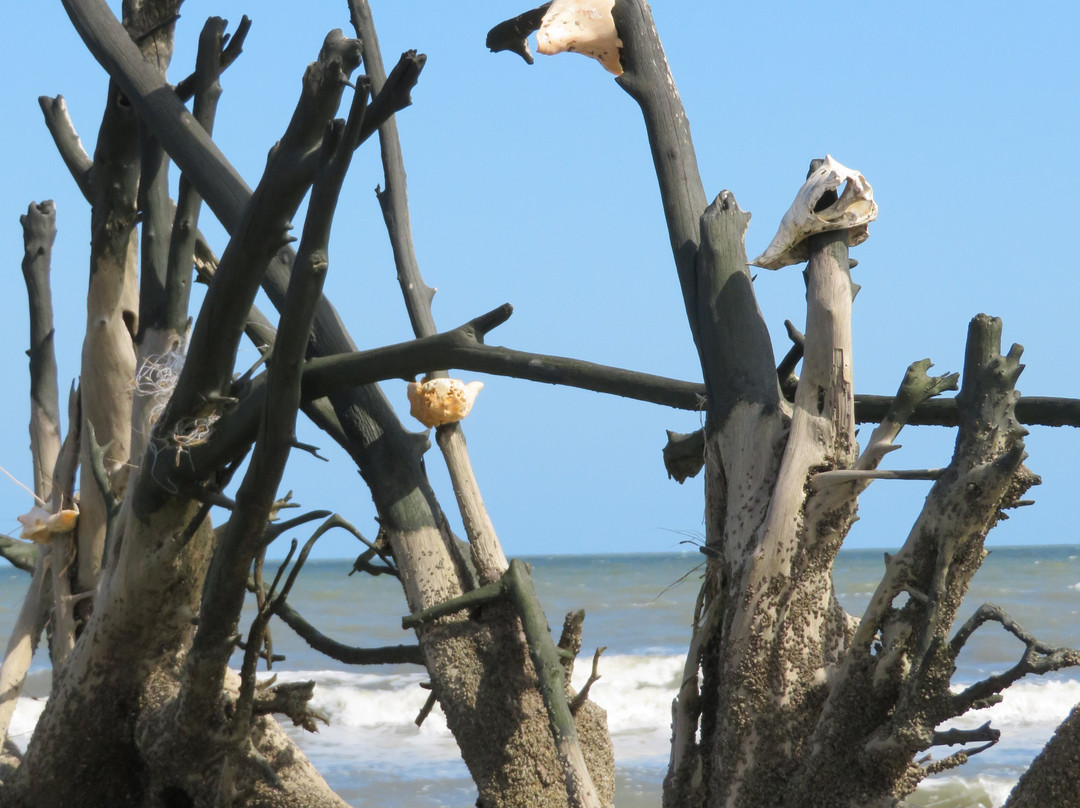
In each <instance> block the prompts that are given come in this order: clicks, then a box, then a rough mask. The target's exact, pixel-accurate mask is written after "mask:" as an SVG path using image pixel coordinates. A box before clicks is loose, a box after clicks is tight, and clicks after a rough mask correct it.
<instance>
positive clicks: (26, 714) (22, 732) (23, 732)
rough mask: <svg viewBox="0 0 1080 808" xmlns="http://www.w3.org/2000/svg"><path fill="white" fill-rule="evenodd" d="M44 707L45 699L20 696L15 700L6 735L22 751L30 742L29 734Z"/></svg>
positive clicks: (32, 731) (31, 732)
mask: <svg viewBox="0 0 1080 808" xmlns="http://www.w3.org/2000/svg"><path fill="white" fill-rule="evenodd" d="M44 709H45V699H32V698H27V697H26V696H20V697H19V700H18V701H17V702H15V712H14V713H13V714H12V716H11V724H10V725H9V726H8V737H9V738H11V740H12V742H13V743H14V744H15V745H16V746H17V747H19V750H20V751H22V752H25V751H26V745H27V744H28V743H30V736H31V735H32V734H33V733H34V727H36V726H37V722H38V719H39V718H40V717H41V712H42V710H44Z"/></svg>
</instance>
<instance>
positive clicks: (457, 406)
mask: <svg viewBox="0 0 1080 808" xmlns="http://www.w3.org/2000/svg"><path fill="white" fill-rule="evenodd" d="M483 386H484V383H483V382H469V383H468V384H465V382H463V381H461V379H429V380H428V381H426V382H421V383H419V384H417V383H416V382H409V388H408V395H409V404H410V407H409V412H410V414H411V415H412V416H413V418H415V419H416V420H417V421H419V422H420V423H422V424H423V425H424V426H426V427H433V426H442V425H443V424H452V423H454V422H456V421H460V420H461V419H462V418H464V417H465V416H466V415H468V414H469V410H471V409H472V405H473V402H474V401H476V394H477V393H479V392H480V390H481V388H483Z"/></svg>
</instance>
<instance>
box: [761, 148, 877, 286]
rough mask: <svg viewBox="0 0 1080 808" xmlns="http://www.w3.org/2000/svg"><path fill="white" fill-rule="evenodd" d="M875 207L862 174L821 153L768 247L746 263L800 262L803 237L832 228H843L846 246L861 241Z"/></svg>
mask: <svg viewBox="0 0 1080 808" xmlns="http://www.w3.org/2000/svg"><path fill="white" fill-rule="evenodd" d="M841 185H843V186H844V190H843V191H842V192H841V193H840V195H839V198H836V199H835V201H832V202H831V203H830V202H829V198H828V197H826V198H825V199H824V204H821V203H822V202H823V197H825V195H826V194H829V193H830V192H835V191H836V189H837V188H839V187H840V186H841ZM832 196H835V194H832ZM819 207H820V210H819ZM877 210H878V209H877V203H876V202H874V189H873V188H871V187H870V183H868V182H867V181H866V177H864V176H863V175H862V174H860V173H859V172H858V171H855V170H853V169H850V168H848V167H847V166H845V165H842V164H840V163H838V162H837V161H836V160H834V159H833V158H832V157H831V156H830V155H825V160H824V162H822V164H821V165H820V166H818V168H817V169H815V170H814V171H812V172H810V176H809V177H807V178H806V182H805V183H803V186H802V188H800V189H799V193H798V194H796V196H795V201H794V202H792V203H791V207H790V208H788V211H787V213H785V214H784V218H783V220H782V221H781V222H780V229H779V230H778V231H777V233H776V235H775V236H774V237H773V240H772V243H771V244H769V247H768V249H766V250H765V252H763V253H762V254H761V255H759V256H758V257H757V258H755V259H754V260H753V261H751V262H750V263H751V264H753V265H754V266H758V267H762V268H764V269H780V267H783V266H788V265H789V264H799V263H802V262H803V261H806V260H807V258H808V257H809V256H808V252H807V246H806V240H807V239H808V238H810V236H814V235H817V234H818V233H827V232H829V231H832V230H847V231H848V237H847V243H848V246H849V247H854V246H855V245H856V244H862V243H863V242H864V241H866V239H867V238H868V237H869V231H868V227H869V224H870V222H872V221H874V219H876V218H877Z"/></svg>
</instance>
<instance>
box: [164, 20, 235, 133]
mask: <svg viewBox="0 0 1080 808" xmlns="http://www.w3.org/2000/svg"><path fill="white" fill-rule="evenodd" d="M212 19H215V18H213V17H211V18H210V19H208V20H207V21H206V24H207V25H209V24H210V21H211V20H212ZM225 24H227V23H226V21H224V20H222V25H223V27H224V25H225ZM214 26H215V27H216V26H217V23H214ZM203 30H204V31H205V30H206V28H205V26H204V28H203ZM250 30H251V20H250V19H249V18H248V16H247V15H246V14H245V15H244V16H243V17H241V18H240V24H239V25H237V26H236V31H235V32H234V33H233V35H232V36H231V37H230V36H229V35H228V34H224V31H223V34H224V35H223V36H222V37H221V39H220V41H219V42H218V53H217V54H216V55H212V54H207V55H208V56H210V58H212V59H213V60H214V61H216V62H217V63H218V64H219V68H218V71H217V72H218V75H220V74H221V73H224V72H225V71H226V70H228V69H229V68H230V67H231V66H232V63H233V62H235V61H236V60H237V59H238V58H239V57H240V54H241V53H243V52H244V41H245V40H246V39H247V35H248V32H249V31H250ZM200 44H201V43H200ZM201 85H202V77H201V76H200V75H199V65H198V61H196V64H195V70H194V71H193V72H192V73H191V74H190V75H188V76H186V77H185V78H183V79H181V80H180V81H179V82H177V84H176V97H177V98H179V99H180V100H181V101H187V100H188V99H190V98H192V97H195V96H197V95H198V93H199V87H200V86H201ZM193 114H194V115H195V117H196V118H198V117H199V115H198V113H197V112H194V113H193ZM207 131H209V130H207Z"/></svg>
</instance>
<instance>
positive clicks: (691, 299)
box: [611, 0, 708, 351]
mask: <svg viewBox="0 0 1080 808" xmlns="http://www.w3.org/2000/svg"><path fill="white" fill-rule="evenodd" d="M611 13H612V17H614V19H615V28H616V29H617V30H618V33H619V38H620V39H621V40H622V43H623V49H622V52H621V59H622V66H623V71H624V72H623V74H622V76H620V77H619V78H618V79H616V81H617V82H618V83H619V86H621V87H622V88H623V89H624V90H626V92H627V93H628V94H629V95H630V97H631V98H633V99H634V100H635V101H636V102H637V103H638V105H639V106H640V107H641V113H642V115H643V116H644V118H645V131H646V132H647V134H648V136H649V146H650V148H651V149H652V157H653V165H654V167H655V169H656V177H657V179H658V180H659V183H660V198H661V201H662V202H663V205H664V217H665V218H666V220H667V227H668V236H669V238H670V239H671V251H672V253H673V254H674V256H675V268H676V269H677V270H678V273H679V284H680V286H681V287H682V294H683V302H684V303H685V305H686V315H687V318H688V319H689V321H690V330H691V331H692V332H693V334H694V340H695V342H696V343H697V344H698V350H699V351H701V350H702V346H701V341H700V336H699V333H698V307H697V279H696V266H697V249H698V240H699V237H700V229H699V219H700V217H701V215H702V214H703V213H704V212H705V207H706V205H708V200H707V199H706V197H705V189H704V187H703V186H702V184H701V177H700V175H699V174H698V166H697V155H696V154H695V153H694V143H693V140H692V139H691V137H690V122H689V121H688V120H687V118H686V111H685V110H684V109H683V105H682V101H681V100H680V99H679V94H678V93H677V92H676V90H675V80H674V79H673V78H672V76H671V70H670V69H669V68H668V63H667V58H666V57H665V55H664V48H663V45H661V44H660V37H659V35H658V34H657V32H656V25H655V23H654V22H653V18H652V12H651V11H650V10H649V6H648V3H646V2H645V0H619V2H618V3H616V4H615V7H614V8H613V9H612V12H611Z"/></svg>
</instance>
